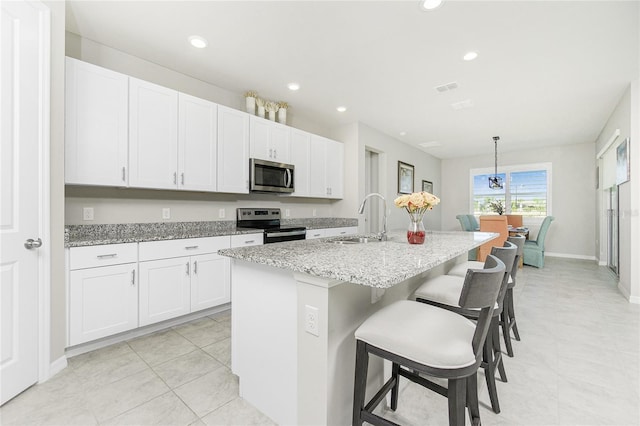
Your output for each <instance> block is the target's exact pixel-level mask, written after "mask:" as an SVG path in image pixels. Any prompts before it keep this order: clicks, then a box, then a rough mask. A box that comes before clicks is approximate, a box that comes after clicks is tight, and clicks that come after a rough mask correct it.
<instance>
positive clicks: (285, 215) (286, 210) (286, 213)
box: [284, 209, 291, 217]
mask: <svg viewBox="0 0 640 426" xmlns="http://www.w3.org/2000/svg"><path fill="white" fill-rule="evenodd" d="M289 216H291V210H289V209H284V217H289Z"/></svg>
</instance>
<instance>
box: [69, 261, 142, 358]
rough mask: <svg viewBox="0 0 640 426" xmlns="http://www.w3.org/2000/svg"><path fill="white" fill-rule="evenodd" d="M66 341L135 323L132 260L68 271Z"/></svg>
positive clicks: (81, 339) (79, 340)
mask: <svg viewBox="0 0 640 426" xmlns="http://www.w3.org/2000/svg"><path fill="white" fill-rule="evenodd" d="M69 275H70V282H69V345H71V346H73V345H78V344H80V343H84V342H88V341H90V340H95V339H99V338H101V337H105V336H109V335H112V334H116V333H121V332H123V331H127V330H131V329H133V328H136V327H137V326H138V287H137V282H136V264H135V263H128V264H124V265H115V266H105V267H101V268H89V269H79V270H76V271H71V272H70V274H69Z"/></svg>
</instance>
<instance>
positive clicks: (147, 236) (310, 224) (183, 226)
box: [64, 218, 358, 247]
mask: <svg viewBox="0 0 640 426" xmlns="http://www.w3.org/2000/svg"><path fill="white" fill-rule="evenodd" d="M282 225H283V226H306V227H307V229H319V228H341V227H347V226H358V220H357V219H345V218H309V219H282ZM258 232H262V229H250V228H237V227H236V222H235V220H219V221H210V222H159V223H121V224H102V225H68V226H66V227H65V236H64V243H65V247H84V246H95V245H101V244H121V243H139V242H143V241H162V240H176V239H182V238H202V237H218V236H225V235H239V234H253V233H258Z"/></svg>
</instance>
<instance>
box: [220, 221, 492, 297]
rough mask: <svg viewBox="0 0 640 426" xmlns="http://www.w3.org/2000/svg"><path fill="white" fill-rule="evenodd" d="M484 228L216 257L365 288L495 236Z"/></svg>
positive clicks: (289, 245) (324, 241)
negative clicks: (414, 239) (418, 240)
mask: <svg viewBox="0 0 640 426" xmlns="http://www.w3.org/2000/svg"><path fill="white" fill-rule="evenodd" d="M497 236H498V234H495V233H490V232H438V231H427V235H426V238H425V242H424V244H421V245H413V244H409V243H407V239H406V233H404V232H391V233H390V234H389V239H388V241H383V242H370V243H364V244H338V243H336V242H335V241H337V240H341V239H344V237H333V238H321V239H316V240H302V241H290V242H284V243H278V244H267V245H263V246H251V247H240V248H234V249H224V250H220V251H219V252H218V253H219V254H220V255H222V256H227V257H231V258H234V259H240V260H244V261H248V262H253V263H257V264H263V265H269V266H274V267H276V268H281V269H289V270H291V271H295V272H303V273H307V274H309V275H313V276H317V277H322V278H328V279H334V280H338V281H344V282H350V283H354V284H361V285H365V286H369V287H377V288H389V287H393V286H394V285H396V284H398V283H400V282H402V281H405V280H407V279H409V278H411V277H414V276H416V275H419V274H420V273H422V272H425V271H428V270H430V269H431V268H433V267H435V266H437V265H440V264H442V263H444V262H446V261H447V260H450V259H453V258H455V257H457V256H460V255H461V254H464V253H466V252H467V251H469V250H471V249H473V248H475V247H478V246H479V245H481V244H483V243H485V242H487V241H490V240H492V239H494V238H496V237H497Z"/></svg>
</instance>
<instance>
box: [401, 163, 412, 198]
mask: <svg viewBox="0 0 640 426" xmlns="http://www.w3.org/2000/svg"><path fill="white" fill-rule="evenodd" d="M413 172H414V168H413V166H412V165H411V164H407V163H403V162H402V161H398V194H411V193H412V192H413Z"/></svg>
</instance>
